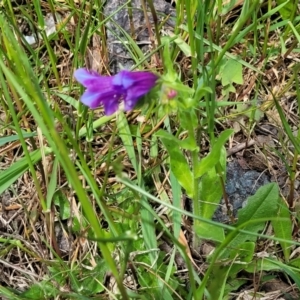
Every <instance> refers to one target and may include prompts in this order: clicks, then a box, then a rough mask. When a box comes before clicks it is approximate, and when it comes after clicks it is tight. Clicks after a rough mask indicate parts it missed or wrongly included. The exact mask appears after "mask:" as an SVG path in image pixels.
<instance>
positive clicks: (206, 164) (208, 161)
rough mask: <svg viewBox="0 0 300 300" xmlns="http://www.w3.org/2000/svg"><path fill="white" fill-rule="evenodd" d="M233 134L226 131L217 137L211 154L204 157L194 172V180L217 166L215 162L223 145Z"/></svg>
mask: <svg viewBox="0 0 300 300" xmlns="http://www.w3.org/2000/svg"><path fill="white" fill-rule="evenodd" d="M233 132H234V130H232V129H227V130H224V131H223V132H222V133H221V134H220V135H219V137H218V139H217V140H216V142H215V143H214V145H213V146H212V150H211V152H210V153H209V154H208V155H207V156H206V157H204V158H203V159H201V161H200V163H199V166H198V168H197V169H196V170H195V174H196V178H198V177H200V176H202V175H203V174H205V173H206V172H208V171H209V170H210V169H212V168H213V167H214V166H215V165H216V164H217V162H219V160H220V157H221V151H222V149H223V146H224V145H225V143H226V142H227V140H228V139H229V137H230V136H231V135H232V133H233Z"/></svg>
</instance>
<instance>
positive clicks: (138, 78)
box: [74, 69, 158, 115]
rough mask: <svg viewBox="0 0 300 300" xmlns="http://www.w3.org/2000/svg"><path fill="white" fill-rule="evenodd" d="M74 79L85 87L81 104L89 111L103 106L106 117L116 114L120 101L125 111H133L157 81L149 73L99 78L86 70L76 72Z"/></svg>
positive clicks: (155, 77)
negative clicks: (122, 102)
mask: <svg viewBox="0 0 300 300" xmlns="http://www.w3.org/2000/svg"><path fill="white" fill-rule="evenodd" d="M74 77H75V78H76V80H77V81H78V82H80V83H81V84H82V85H83V86H84V87H86V91H85V93H84V94H83V95H82V97H81V99H80V100H81V102H82V103H83V104H85V105H86V106H88V107H89V108H91V109H95V108H98V107H99V106H101V105H103V106H104V111H105V114H106V115H111V114H113V113H114V112H116V111H117V110H118V108H119V104H120V102H121V101H124V109H125V111H128V110H131V109H133V108H134V107H135V105H136V104H137V102H138V100H139V99H140V98H141V97H142V96H144V95H145V94H147V93H148V92H149V91H150V90H151V89H152V88H153V87H154V85H155V83H156V81H157V79H158V76H157V75H155V74H153V73H151V72H143V71H135V72H132V71H126V70H123V71H121V72H119V73H118V74H116V75H114V76H101V75H99V74H98V73H97V72H94V71H88V70H87V69H78V70H76V71H75V74H74Z"/></svg>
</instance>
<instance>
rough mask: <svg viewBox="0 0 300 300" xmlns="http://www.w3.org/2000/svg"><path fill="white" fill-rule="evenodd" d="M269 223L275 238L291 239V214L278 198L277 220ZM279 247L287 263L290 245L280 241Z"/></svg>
mask: <svg viewBox="0 0 300 300" xmlns="http://www.w3.org/2000/svg"><path fill="white" fill-rule="evenodd" d="M271 223H272V226H273V229H274V233H275V237H278V238H281V239H285V240H289V241H291V240H292V239H293V238H292V228H293V226H292V220H291V214H290V211H289V208H288V207H287V205H286V203H285V202H284V201H283V199H282V198H280V197H279V199H278V212H277V219H276V220H272V222H271ZM280 245H281V248H282V251H283V254H284V258H285V260H286V261H288V260H289V257H290V254H291V244H288V243H286V242H284V241H281V242H280Z"/></svg>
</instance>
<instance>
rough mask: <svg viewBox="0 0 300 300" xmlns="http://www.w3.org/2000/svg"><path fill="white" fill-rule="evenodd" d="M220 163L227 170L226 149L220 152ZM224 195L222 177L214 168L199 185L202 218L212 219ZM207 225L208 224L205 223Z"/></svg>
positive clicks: (203, 177)
mask: <svg viewBox="0 0 300 300" xmlns="http://www.w3.org/2000/svg"><path fill="white" fill-rule="evenodd" d="M218 162H220V165H221V168H222V169H223V170H225V169H226V151H225V149H224V147H223V148H222V149H221V151H220V152H219V157H218ZM222 194H223V190H222V185H221V181H220V176H219V174H218V173H217V172H216V168H214V167H212V168H211V169H210V170H208V172H206V174H204V175H203V176H202V177H201V179H200V183H199V196H200V199H199V201H200V216H201V217H203V218H205V219H211V218H212V216H213V214H214V212H215V211H216V209H217V207H218V204H219V203H220V200H221V197H222ZM205 224H206V223H205Z"/></svg>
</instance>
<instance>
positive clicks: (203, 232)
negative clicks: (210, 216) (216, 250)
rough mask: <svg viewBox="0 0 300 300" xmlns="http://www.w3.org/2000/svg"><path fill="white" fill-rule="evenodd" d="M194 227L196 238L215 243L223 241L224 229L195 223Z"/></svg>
mask: <svg viewBox="0 0 300 300" xmlns="http://www.w3.org/2000/svg"><path fill="white" fill-rule="evenodd" d="M196 224H197V225H196V226H194V230H195V233H196V234H197V236H198V237H200V238H202V239H205V240H211V241H215V242H223V241H224V239H225V233H224V229H223V228H221V227H217V226H214V225H211V224H207V223H204V222H197V223H196Z"/></svg>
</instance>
